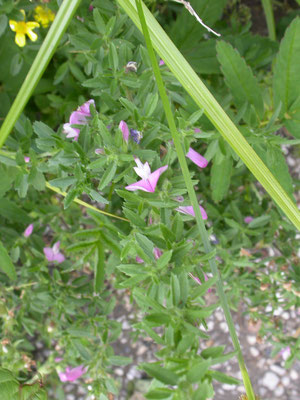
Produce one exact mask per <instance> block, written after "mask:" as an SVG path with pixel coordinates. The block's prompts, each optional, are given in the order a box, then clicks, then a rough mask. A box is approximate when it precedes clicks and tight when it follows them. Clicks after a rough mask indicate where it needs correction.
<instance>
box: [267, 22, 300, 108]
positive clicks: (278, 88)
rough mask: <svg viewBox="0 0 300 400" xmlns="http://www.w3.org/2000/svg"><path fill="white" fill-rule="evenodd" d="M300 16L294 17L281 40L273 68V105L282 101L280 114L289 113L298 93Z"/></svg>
mask: <svg viewBox="0 0 300 400" xmlns="http://www.w3.org/2000/svg"><path fill="white" fill-rule="evenodd" d="M299 65H300V18H299V17H297V18H295V19H294V20H293V21H292V23H291V24H290V26H289V27H288V28H287V30H286V32H285V35H284V38H283V39H282V41H281V44H280V48H279V52H278V55H277V58H276V64H275V68H274V78H273V87H274V106H275V108H276V107H277V106H278V105H279V103H280V102H282V110H281V115H284V114H285V113H289V110H290V108H291V106H292V104H293V103H294V102H295V101H296V99H297V98H298V96H299V93H300V74H299Z"/></svg>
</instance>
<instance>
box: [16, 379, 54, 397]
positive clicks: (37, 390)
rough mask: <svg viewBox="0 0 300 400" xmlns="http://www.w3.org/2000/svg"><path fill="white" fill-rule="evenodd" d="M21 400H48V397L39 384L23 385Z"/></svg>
mask: <svg viewBox="0 0 300 400" xmlns="http://www.w3.org/2000/svg"><path fill="white" fill-rule="evenodd" d="M20 394H21V396H20V400H47V399H48V396H47V393H46V392H45V390H44V389H42V388H41V387H40V384H39V382H37V383H35V384H34V385H26V384H25V385H23V386H22V388H21V393H20Z"/></svg>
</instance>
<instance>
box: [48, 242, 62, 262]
mask: <svg viewBox="0 0 300 400" xmlns="http://www.w3.org/2000/svg"><path fill="white" fill-rule="evenodd" d="M59 246H60V242H59V241H58V242H56V243H54V245H53V247H44V249H43V250H44V254H45V256H46V258H47V260H48V261H57V262H58V263H62V262H63V261H65V256H64V255H63V254H62V253H61V252H60V251H59Z"/></svg>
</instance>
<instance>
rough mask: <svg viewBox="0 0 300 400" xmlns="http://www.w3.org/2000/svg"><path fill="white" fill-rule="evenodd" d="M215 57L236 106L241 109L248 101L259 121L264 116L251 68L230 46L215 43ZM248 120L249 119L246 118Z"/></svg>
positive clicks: (259, 94) (258, 89)
mask: <svg viewBox="0 0 300 400" xmlns="http://www.w3.org/2000/svg"><path fill="white" fill-rule="evenodd" d="M217 56H218V60H219V62H220V64H221V69H222V72H223V74H224V77H225V83H226V85H227V86H228V87H229V89H230V90H231V92H232V94H233V97H234V99H235V103H236V106H237V107H238V108H240V107H242V106H243V104H244V103H245V102H246V101H248V103H249V104H251V105H252V106H253V107H254V108H255V110H256V113H257V115H258V116H259V118H260V119H262V117H263V114H264V103H263V98H262V94H261V90H260V87H259V85H258V82H257V80H256V78H255V77H254V75H253V72H252V70H251V68H250V67H249V66H248V65H247V64H246V61H245V60H244V58H242V57H241V56H240V54H239V53H238V51H237V50H236V49H234V48H233V47H232V46H231V44H229V43H226V42H224V41H219V42H218V43H217ZM248 120H249V118H248Z"/></svg>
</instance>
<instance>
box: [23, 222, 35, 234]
mask: <svg viewBox="0 0 300 400" xmlns="http://www.w3.org/2000/svg"><path fill="white" fill-rule="evenodd" d="M32 231H33V224H30V225H28V226H27V228H26V229H25V231H24V236H25V237H28V236H30V235H31V234H32Z"/></svg>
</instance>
